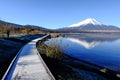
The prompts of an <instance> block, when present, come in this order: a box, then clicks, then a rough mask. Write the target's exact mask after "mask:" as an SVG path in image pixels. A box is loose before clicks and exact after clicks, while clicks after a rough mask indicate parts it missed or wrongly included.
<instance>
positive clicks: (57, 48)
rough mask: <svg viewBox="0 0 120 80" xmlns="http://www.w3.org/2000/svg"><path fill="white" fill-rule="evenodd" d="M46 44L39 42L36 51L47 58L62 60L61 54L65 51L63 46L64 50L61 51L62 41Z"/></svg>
mask: <svg viewBox="0 0 120 80" xmlns="http://www.w3.org/2000/svg"><path fill="white" fill-rule="evenodd" d="M46 44H47V45H46ZM46 44H45V43H44V42H39V44H38V51H39V52H40V53H41V52H42V53H41V54H45V55H46V56H47V57H49V58H52V59H57V60H62V56H63V53H64V51H65V50H66V47H65V46H64V47H65V48H64V49H61V44H62V40H57V39H56V40H55V41H49V42H47V43H46Z"/></svg>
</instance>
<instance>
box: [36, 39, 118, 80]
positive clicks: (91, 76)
mask: <svg viewBox="0 0 120 80" xmlns="http://www.w3.org/2000/svg"><path fill="white" fill-rule="evenodd" d="M49 44H53V43H49ZM54 45H55V43H54ZM37 48H38V51H39V53H40V54H41V56H42V58H43V60H44V61H45V63H46V64H47V66H48V67H49V69H50V70H51V72H52V74H53V75H54V77H55V78H56V80H116V79H117V78H114V77H108V76H109V75H104V74H101V73H100V71H98V70H97V66H88V65H89V64H88V63H86V62H81V61H80V60H77V59H75V58H73V57H71V56H68V55H66V54H64V51H61V49H60V47H57V48H58V49H57V51H56V47H50V46H47V45H45V44H44V41H43V42H39V43H38V46H37ZM48 50H49V51H48ZM95 67H96V69H94V68H95Z"/></svg>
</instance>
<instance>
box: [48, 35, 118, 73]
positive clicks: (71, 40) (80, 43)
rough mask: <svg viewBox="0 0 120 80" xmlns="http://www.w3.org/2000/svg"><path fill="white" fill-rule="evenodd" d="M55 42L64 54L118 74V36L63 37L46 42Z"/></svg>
mask: <svg viewBox="0 0 120 80" xmlns="http://www.w3.org/2000/svg"><path fill="white" fill-rule="evenodd" d="M57 40H60V43H61V48H63V49H66V51H65V53H66V54H68V55H70V56H72V57H75V58H77V59H80V60H84V61H87V62H90V63H93V64H97V65H99V66H103V67H107V68H109V69H112V70H115V71H118V72H120V36H119V34H79V35H65V37H59V38H54V39H50V40H48V41H47V42H51V41H55V42H59V41H57Z"/></svg>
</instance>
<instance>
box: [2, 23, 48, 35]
mask: <svg viewBox="0 0 120 80" xmlns="http://www.w3.org/2000/svg"><path fill="white" fill-rule="evenodd" d="M48 32H50V30H48V29H46V28H42V27H38V26H33V25H25V26H23V25H18V24H13V23H8V22H4V21H0V37H5V36H9V35H10V36H11V35H26V34H45V33H48Z"/></svg>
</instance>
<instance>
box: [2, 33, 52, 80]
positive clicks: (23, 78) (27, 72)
mask: <svg viewBox="0 0 120 80" xmlns="http://www.w3.org/2000/svg"><path fill="white" fill-rule="evenodd" d="M47 36H48V35H46V36H44V37H41V38H38V39H35V40H32V41H31V42H29V43H28V44H26V45H25V46H24V47H23V48H22V50H21V51H20V52H19V55H18V56H19V57H18V60H17V62H14V64H15V65H14V64H12V65H13V66H12V67H13V69H11V70H12V72H11V71H8V72H7V73H8V74H6V75H5V77H4V78H3V79H6V80H10V79H11V80H54V77H53V76H52V74H51V72H50V71H49V69H48V68H47V66H46V64H45V63H44V61H43V60H42V58H41V56H40V55H39V53H38V51H37V49H36V43H37V42H38V41H39V40H42V39H43V38H45V37H47ZM16 46H17V45H16ZM9 70H10V69H9Z"/></svg>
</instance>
